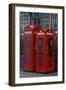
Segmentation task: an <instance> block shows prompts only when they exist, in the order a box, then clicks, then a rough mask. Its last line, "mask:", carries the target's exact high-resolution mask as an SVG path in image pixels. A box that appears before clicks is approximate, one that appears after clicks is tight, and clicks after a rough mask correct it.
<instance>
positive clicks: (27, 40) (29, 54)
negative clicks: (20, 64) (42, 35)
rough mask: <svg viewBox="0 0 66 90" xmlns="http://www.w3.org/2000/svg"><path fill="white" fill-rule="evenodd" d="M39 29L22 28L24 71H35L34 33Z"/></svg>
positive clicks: (36, 27) (33, 27)
mask: <svg viewBox="0 0 66 90" xmlns="http://www.w3.org/2000/svg"><path fill="white" fill-rule="evenodd" d="M38 30H40V27H38V26H35V25H32V26H31V25H28V26H26V27H25V28H24V71H35V70H36V49H35V44H36V32H37V31H38Z"/></svg>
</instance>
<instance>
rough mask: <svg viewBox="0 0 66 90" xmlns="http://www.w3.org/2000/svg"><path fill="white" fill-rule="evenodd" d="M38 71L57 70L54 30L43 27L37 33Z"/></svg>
mask: <svg viewBox="0 0 66 90" xmlns="http://www.w3.org/2000/svg"><path fill="white" fill-rule="evenodd" d="M36 50H37V53H36V72H40V73H41V72H42V73H50V72H54V71H55V55H54V32H53V31H52V30H47V29H43V30H40V31H39V32H38V33H37V34H36Z"/></svg>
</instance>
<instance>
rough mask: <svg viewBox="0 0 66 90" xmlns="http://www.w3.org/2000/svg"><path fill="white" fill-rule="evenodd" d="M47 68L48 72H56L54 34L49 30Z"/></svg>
mask: <svg viewBox="0 0 66 90" xmlns="http://www.w3.org/2000/svg"><path fill="white" fill-rule="evenodd" d="M46 34H47V45H46V46H47V67H48V72H55V48H54V35H55V34H54V32H53V31H52V30H49V31H48V32H47V33H46Z"/></svg>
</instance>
